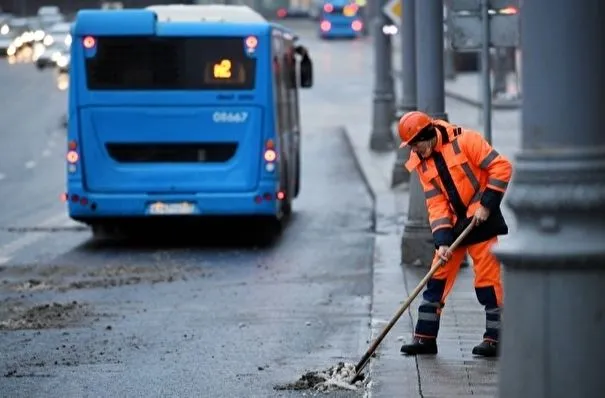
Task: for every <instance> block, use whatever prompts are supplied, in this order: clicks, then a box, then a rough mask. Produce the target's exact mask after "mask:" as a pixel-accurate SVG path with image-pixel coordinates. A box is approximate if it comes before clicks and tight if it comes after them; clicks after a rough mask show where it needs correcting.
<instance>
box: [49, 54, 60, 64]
mask: <svg viewBox="0 0 605 398" xmlns="http://www.w3.org/2000/svg"><path fill="white" fill-rule="evenodd" d="M60 58H61V53H60V52H54V53H52V54H51V56H50V59H51V60H52V61H53V62H57V61H59V59H60Z"/></svg>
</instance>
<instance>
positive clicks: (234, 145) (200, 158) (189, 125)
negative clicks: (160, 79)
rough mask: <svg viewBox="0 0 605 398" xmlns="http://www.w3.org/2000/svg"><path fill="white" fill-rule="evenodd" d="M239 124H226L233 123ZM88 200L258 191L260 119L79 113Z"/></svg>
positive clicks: (157, 111)
mask: <svg viewBox="0 0 605 398" xmlns="http://www.w3.org/2000/svg"><path fill="white" fill-rule="evenodd" d="M229 115H232V117H239V118H240V119H239V121H237V122H225V120H227V118H228V116H229ZM79 117H80V120H81V129H82V131H85V132H86V135H87V136H86V137H85V139H84V140H83V141H82V151H83V153H84V154H85V155H86V156H84V157H83V159H82V161H83V166H84V167H85V169H86V170H87V172H86V179H85V182H86V188H87V189H89V190H90V191H91V192H122V193H127V192H158V193H159V192H221V191H224V192H232V191H246V192H247V191H252V190H254V189H256V187H257V185H258V177H259V169H260V163H259V162H258V159H259V157H260V156H261V154H262V145H261V135H260V134H258V132H259V131H261V130H262V112H261V109H259V108H253V107H240V106H237V107H236V106H233V107H226V106H223V107H218V106H210V107H207V108H202V107H199V106H192V107H184V106H182V105H181V106H177V107H154V108H152V109H150V108H148V107H95V108H92V109H81V110H80V113H79Z"/></svg>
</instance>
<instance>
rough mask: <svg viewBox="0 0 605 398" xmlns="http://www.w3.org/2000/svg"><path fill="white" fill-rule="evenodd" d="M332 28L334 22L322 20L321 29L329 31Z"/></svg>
mask: <svg viewBox="0 0 605 398" xmlns="http://www.w3.org/2000/svg"><path fill="white" fill-rule="evenodd" d="M331 28H332V24H331V23H330V22H328V21H321V24H320V25H319V29H321V31H322V32H327V31H329V30H330V29H331Z"/></svg>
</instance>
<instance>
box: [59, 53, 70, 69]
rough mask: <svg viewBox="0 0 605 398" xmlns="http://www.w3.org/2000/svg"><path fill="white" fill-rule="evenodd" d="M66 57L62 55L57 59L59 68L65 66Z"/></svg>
mask: <svg viewBox="0 0 605 398" xmlns="http://www.w3.org/2000/svg"><path fill="white" fill-rule="evenodd" d="M67 63H68V61H67V57H65V56H63V57H59V59H57V66H58V67H59V68H65V67H66V66H67Z"/></svg>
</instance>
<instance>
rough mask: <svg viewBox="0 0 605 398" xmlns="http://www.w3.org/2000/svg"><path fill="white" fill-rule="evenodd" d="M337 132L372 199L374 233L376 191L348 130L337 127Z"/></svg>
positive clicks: (371, 226)
mask: <svg viewBox="0 0 605 398" xmlns="http://www.w3.org/2000/svg"><path fill="white" fill-rule="evenodd" d="M336 130H337V131H339V132H340V134H342V135H343V137H344V139H345V142H346V144H347V147H348V149H349V150H350V151H351V154H352V155H353V162H354V163H355V168H356V169H357V171H358V172H359V175H360V176H361V179H362V180H363V185H364V186H365V188H366V191H367V192H368V195H370V199H372V215H371V219H370V221H371V225H370V228H371V232H376V219H377V216H376V214H377V209H376V202H377V201H376V190H375V189H374V187H373V186H372V183H371V182H370V179H369V178H368V175H367V172H366V170H365V168H364V167H363V165H362V161H361V158H360V156H359V150H358V149H357V148H356V147H355V144H354V143H353V140H352V139H351V136H350V135H349V132H348V130H347V129H346V127H344V126H338V127H337V128H336Z"/></svg>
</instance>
